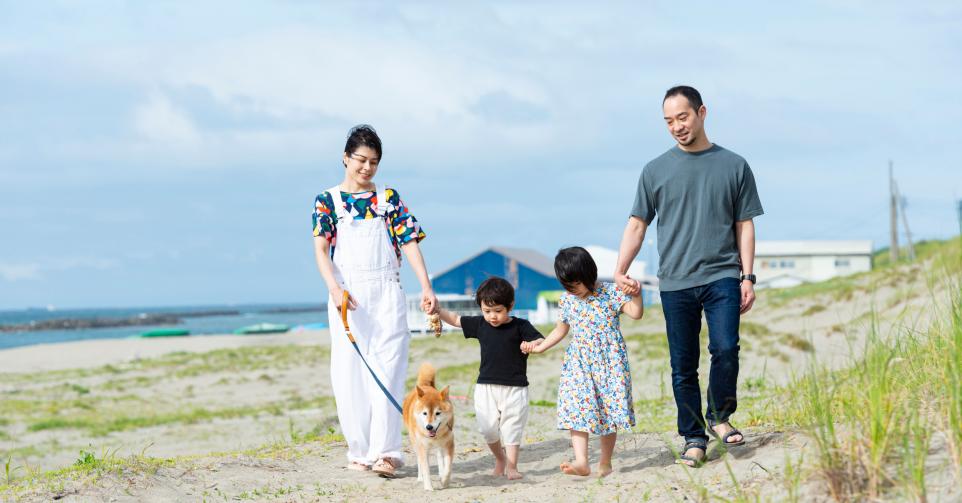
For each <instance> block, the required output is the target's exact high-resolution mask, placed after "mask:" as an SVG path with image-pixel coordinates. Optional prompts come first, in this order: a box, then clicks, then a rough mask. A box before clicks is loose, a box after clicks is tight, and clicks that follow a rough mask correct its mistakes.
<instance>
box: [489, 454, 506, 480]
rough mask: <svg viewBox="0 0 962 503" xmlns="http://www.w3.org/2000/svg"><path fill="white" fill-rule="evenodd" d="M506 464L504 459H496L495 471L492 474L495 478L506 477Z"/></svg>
mask: <svg viewBox="0 0 962 503" xmlns="http://www.w3.org/2000/svg"><path fill="white" fill-rule="evenodd" d="M505 464H506V463H505V460H504V458H494V471H493V472H491V475H493V476H495V477H504V466H505Z"/></svg>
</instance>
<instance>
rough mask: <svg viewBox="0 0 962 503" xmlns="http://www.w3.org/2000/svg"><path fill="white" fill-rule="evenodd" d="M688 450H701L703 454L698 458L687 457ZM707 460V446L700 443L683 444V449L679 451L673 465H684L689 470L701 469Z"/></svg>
mask: <svg viewBox="0 0 962 503" xmlns="http://www.w3.org/2000/svg"><path fill="white" fill-rule="evenodd" d="M689 449H701V450H702V452H704V454H702V455H701V456H700V457H699V456H689V455H688V454H687V452H688V450H689ZM707 458H708V446H707V445H705V444H703V443H701V442H685V447H682V449H681V455H680V456H678V459H676V460H675V463H677V464H679V465H685V466H687V467H689V468H701V466H702V465H704V464H705V460H706V459H707Z"/></svg>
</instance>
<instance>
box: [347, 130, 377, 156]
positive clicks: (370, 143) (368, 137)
mask: <svg viewBox="0 0 962 503" xmlns="http://www.w3.org/2000/svg"><path fill="white" fill-rule="evenodd" d="M361 147H367V148H369V149H371V150H373V151H375V152H377V156H378V158H380V157H381V138H380V137H378V135H377V131H375V130H374V128H373V127H371V126H369V125H367V124H358V125H357V126H354V127H352V128H351V131H350V132H349V133H347V143H345V144H344V153H345V154H348V155H351V154H353V153H354V152H355V151H357V149H359V148H361Z"/></svg>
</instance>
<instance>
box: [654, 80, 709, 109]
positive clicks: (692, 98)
mask: <svg viewBox="0 0 962 503" xmlns="http://www.w3.org/2000/svg"><path fill="white" fill-rule="evenodd" d="M679 94H680V95H682V96H684V97H685V99H687V100H688V104H689V105H691V109H692V110H694V111H696V112H697V111H698V109H699V108H701V106H702V105H703V103H702V101H701V93H699V92H698V89H695V88H694V87H691V86H675V87H673V88H671V89H669V90H667V91H665V99H663V100H661V104H662V105H664V104H665V102H666V101H668V98H671V97H672V96H678V95H679Z"/></svg>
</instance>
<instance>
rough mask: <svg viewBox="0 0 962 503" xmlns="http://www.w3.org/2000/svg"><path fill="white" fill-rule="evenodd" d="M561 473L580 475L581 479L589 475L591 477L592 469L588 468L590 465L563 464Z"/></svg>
mask: <svg viewBox="0 0 962 503" xmlns="http://www.w3.org/2000/svg"><path fill="white" fill-rule="evenodd" d="M561 472H562V473H564V474H565V475H578V476H581V477H587V476H588V475H591V468H590V467H589V466H588V463H585V464H583V465H579V464H572V463H561Z"/></svg>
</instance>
